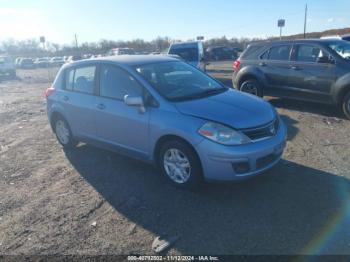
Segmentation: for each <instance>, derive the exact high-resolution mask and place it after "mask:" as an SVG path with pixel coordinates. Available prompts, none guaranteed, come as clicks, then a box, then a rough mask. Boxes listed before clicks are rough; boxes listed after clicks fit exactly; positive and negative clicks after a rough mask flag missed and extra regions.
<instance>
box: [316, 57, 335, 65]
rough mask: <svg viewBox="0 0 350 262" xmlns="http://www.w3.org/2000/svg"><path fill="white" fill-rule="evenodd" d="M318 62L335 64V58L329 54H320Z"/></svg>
mask: <svg viewBox="0 0 350 262" xmlns="http://www.w3.org/2000/svg"><path fill="white" fill-rule="evenodd" d="M316 62H317V63H321V64H334V60H333V59H331V58H330V57H328V56H320V57H318V58H317V60H316Z"/></svg>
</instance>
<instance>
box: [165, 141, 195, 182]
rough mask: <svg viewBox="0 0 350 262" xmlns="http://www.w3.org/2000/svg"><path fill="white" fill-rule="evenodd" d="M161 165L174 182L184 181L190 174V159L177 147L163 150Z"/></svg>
mask: <svg viewBox="0 0 350 262" xmlns="http://www.w3.org/2000/svg"><path fill="white" fill-rule="evenodd" d="M163 166H164V169H165V172H166V174H167V175H168V176H169V177H170V179H171V180H173V181H174V182H175V183H178V184H183V183H186V182H187V181H188V179H189V178H190V176H191V164H190V161H189V160H188V158H187V156H186V155H185V154H184V153H183V152H181V151H180V150H179V149H176V148H170V149H168V150H167V151H166V152H165V154H164V161H163Z"/></svg>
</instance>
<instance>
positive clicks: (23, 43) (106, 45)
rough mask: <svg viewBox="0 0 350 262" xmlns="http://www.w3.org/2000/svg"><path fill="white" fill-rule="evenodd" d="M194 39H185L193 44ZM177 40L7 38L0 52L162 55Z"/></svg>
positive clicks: (220, 41) (232, 42)
mask: <svg viewBox="0 0 350 262" xmlns="http://www.w3.org/2000/svg"><path fill="white" fill-rule="evenodd" d="M193 40H194V39H189V41H193ZM252 40H258V39H249V38H240V39H238V38H231V39H228V38H226V37H225V36H223V37H220V38H213V39H209V40H206V41H204V46H210V45H226V46H232V47H237V48H244V47H245V46H246V45H247V43H249V42H250V41H252ZM175 41H176V42H178V40H174V39H171V38H169V37H157V38H156V39H154V40H152V41H145V40H143V39H134V40H130V41H121V40H119V41H113V40H107V39H102V40H100V41H98V42H84V43H80V44H79V45H78V46H76V45H75V44H74V43H72V44H69V45H60V44H57V43H52V42H46V43H45V44H44V45H43V44H42V43H40V41H39V39H27V40H14V39H8V40H5V41H2V42H1V43H0V53H6V54H9V55H11V56H23V57H41V56H64V55H74V54H106V53H107V52H108V51H109V50H111V49H112V48H118V47H129V48H133V49H134V50H135V51H136V52H139V53H151V52H165V51H167V49H168V48H169V46H170V44H171V43H172V42H175Z"/></svg>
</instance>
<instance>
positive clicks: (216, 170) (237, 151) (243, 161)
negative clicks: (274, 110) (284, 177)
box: [196, 120, 287, 181]
mask: <svg viewBox="0 0 350 262" xmlns="http://www.w3.org/2000/svg"><path fill="white" fill-rule="evenodd" d="M286 136H287V131H286V127H285V125H284V123H283V121H282V120H280V124H279V128H278V132H277V134H276V135H275V136H273V137H271V138H268V139H265V140H262V141H258V142H254V143H250V144H245V145H239V146H225V145H221V144H217V143H214V142H212V141H210V140H207V139H204V140H203V141H202V142H201V143H199V144H198V145H197V146H196V150H197V152H198V155H199V158H200V160H201V163H202V167H203V174H204V178H205V180H207V181H237V180H242V179H245V178H248V177H252V176H255V175H258V174H261V173H262V172H264V171H266V170H267V169H269V168H271V167H273V166H274V165H276V164H277V163H278V162H279V160H280V159H281V157H282V154H283V150H284V148H285V146H286Z"/></svg>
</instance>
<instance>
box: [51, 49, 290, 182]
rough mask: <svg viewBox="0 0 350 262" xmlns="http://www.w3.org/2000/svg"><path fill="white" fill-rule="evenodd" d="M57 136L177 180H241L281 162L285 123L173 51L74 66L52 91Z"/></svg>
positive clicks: (63, 72) (64, 143) (264, 106)
mask: <svg viewBox="0 0 350 262" xmlns="http://www.w3.org/2000/svg"><path fill="white" fill-rule="evenodd" d="M46 97H47V111H48V117H49V121H50V124H51V127H52V129H53V131H54V132H55V134H56V136H57V139H58V141H59V142H60V143H61V144H62V146H63V147H65V148H72V147H74V146H75V145H77V143H78V141H82V142H86V143H89V144H92V145H96V146H99V147H103V148H106V149H111V150H113V151H117V152H119V153H121V154H125V155H127V156H130V157H134V158H137V159H140V160H143V161H146V162H149V163H155V164H156V165H157V166H158V167H159V169H160V170H161V173H162V174H163V175H164V176H165V177H167V178H168V179H169V181H171V182H172V183H173V184H175V185H177V186H180V187H185V188H193V187H196V186H198V185H199V184H200V182H201V181H203V180H206V181H235V180H240V179H243V178H248V177H251V176H254V175H257V174H260V173H262V172H263V171H265V170H267V169H269V168H271V167H272V166H274V165H275V164H276V163H277V162H278V161H279V160H280V158H281V156H282V153H283V149H284V147H285V141H286V128H285V126H284V124H283V122H282V120H281V118H280V117H279V115H278V114H277V113H276V111H275V110H274V108H273V107H272V106H271V105H270V104H269V103H267V102H265V101H263V100H262V99H260V98H257V97H255V96H252V95H249V94H244V93H241V92H238V91H235V90H231V89H229V88H227V87H225V86H223V85H222V84H221V83H219V82H217V81H216V80H214V79H213V78H211V77H210V76H208V75H206V74H205V73H203V72H202V71H200V70H199V69H196V68H195V67H193V66H191V65H189V64H187V63H185V62H181V61H180V60H178V59H175V58H172V57H168V56H118V57H112V58H103V59H98V60H97V59H95V60H85V61H79V62H74V63H71V64H67V65H65V66H63V68H61V70H60V71H59V73H58V75H57V77H56V79H55V81H54V83H53V85H52V87H50V88H48V89H47V90H46Z"/></svg>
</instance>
